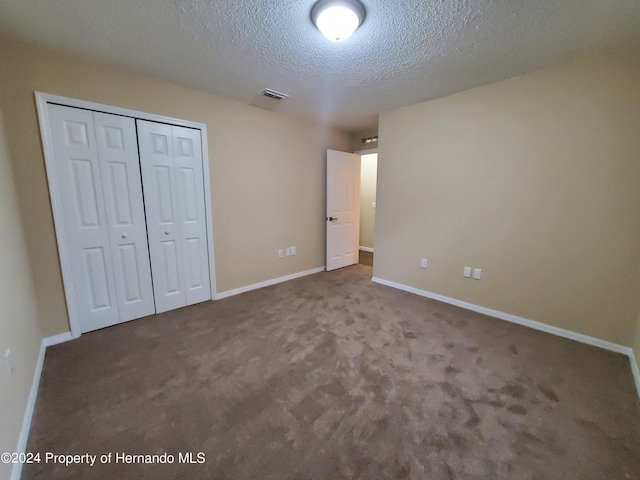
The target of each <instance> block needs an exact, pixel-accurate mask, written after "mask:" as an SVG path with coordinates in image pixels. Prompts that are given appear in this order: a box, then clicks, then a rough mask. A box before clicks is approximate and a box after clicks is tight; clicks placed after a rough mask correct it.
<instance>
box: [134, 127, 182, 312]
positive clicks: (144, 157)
mask: <svg viewBox="0 0 640 480" xmlns="http://www.w3.org/2000/svg"><path fill="white" fill-rule="evenodd" d="M136 123H137V127H138V142H139V145H140V165H141V170H142V184H143V191H144V202H145V210H146V218H147V233H148V238H149V253H150V257H151V271H152V275H153V288H154V294H155V301H156V311H157V312H158V313H160V312H165V311H167V310H172V309H174V308H179V307H182V306H184V305H186V295H185V288H184V280H183V279H184V272H183V260H182V252H181V248H180V246H181V244H182V234H181V232H180V226H181V225H180V223H181V222H180V221H179V212H178V191H177V185H176V182H177V179H176V173H175V160H174V155H173V134H172V131H171V128H172V127H171V126H170V125H165V124H161V123H155V122H148V121H145V120H136Z"/></svg>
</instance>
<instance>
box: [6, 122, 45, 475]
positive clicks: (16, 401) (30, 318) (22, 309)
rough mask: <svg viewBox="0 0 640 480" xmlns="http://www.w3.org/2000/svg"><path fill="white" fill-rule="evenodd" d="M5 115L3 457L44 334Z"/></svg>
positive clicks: (13, 440)
mask: <svg viewBox="0 0 640 480" xmlns="http://www.w3.org/2000/svg"><path fill="white" fill-rule="evenodd" d="M3 116H4V115H3V112H2V110H1V109H0V223H1V225H2V228H0V306H1V308H2V310H1V312H2V313H1V314H0V355H2V362H1V365H0V452H15V451H16V446H17V445H18V437H19V434H20V428H21V426H22V419H23V418H24V412H25V405H26V403H27V398H28V397H29V391H30V389H31V382H32V381H33V374H34V371H35V365H36V360H37V358H38V352H39V348H40V340H41V333H40V328H39V325H38V318H37V311H36V308H35V307H34V303H33V297H34V290H33V285H32V282H31V274H30V270H29V260H28V257H27V250H26V246H25V241H24V235H23V232H22V226H21V224H20V216H19V211H18V202H17V196H16V191H15V186H14V183H13V174H12V171H11V165H10V162H9V151H8V148H7V141H6V135H5V125H4V124H3V121H2V120H3ZM7 349H11V351H12V352H13V357H14V362H15V369H14V373H13V375H9V372H8V370H7V368H5V367H6V366H5V362H4V353H5V352H6V351H7ZM10 467H11V465H9V464H5V463H2V462H0V478H9V475H10V472H11V468H10Z"/></svg>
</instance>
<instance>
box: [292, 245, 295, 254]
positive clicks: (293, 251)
mask: <svg viewBox="0 0 640 480" xmlns="http://www.w3.org/2000/svg"><path fill="white" fill-rule="evenodd" d="M295 254H296V246H295V245H294V246H293V247H291V255H295Z"/></svg>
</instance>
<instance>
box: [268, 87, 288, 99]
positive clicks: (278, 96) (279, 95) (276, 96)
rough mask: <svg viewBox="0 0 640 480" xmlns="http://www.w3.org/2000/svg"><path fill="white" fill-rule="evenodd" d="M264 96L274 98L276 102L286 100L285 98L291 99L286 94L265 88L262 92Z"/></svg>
mask: <svg viewBox="0 0 640 480" xmlns="http://www.w3.org/2000/svg"><path fill="white" fill-rule="evenodd" d="M262 95H264V96H265V97H269V98H273V99H274V100H284V99H285V98H289V95H287V94H286V93H280V92H276V91H275V90H271V89H270V88H265V89H264V90H263V91H262Z"/></svg>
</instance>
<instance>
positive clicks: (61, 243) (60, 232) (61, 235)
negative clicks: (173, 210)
mask: <svg viewBox="0 0 640 480" xmlns="http://www.w3.org/2000/svg"><path fill="white" fill-rule="evenodd" d="M34 95H35V100H36V108H37V111H38V122H39V124H40V137H41V139H42V148H43V151H44V160H45V165H46V171H47V180H48V183H49V193H50V198H51V208H52V210H53V222H54V226H55V232H56V241H57V245H58V255H59V258H60V267H61V270H62V281H63V284H64V295H65V300H66V304H67V312H68V314H69V324H70V327H71V335H72V337H73V338H77V337H79V336H80V333H81V330H80V318H79V312H78V310H77V308H76V305H77V302H76V300H77V293H76V292H75V291H74V287H73V276H72V275H71V271H72V270H71V256H70V254H69V252H68V251H67V241H68V238H67V237H66V233H65V226H64V209H63V207H62V199H61V198H60V193H59V184H60V182H59V179H58V177H57V173H56V168H55V154H54V147H53V138H52V136H51V131H50V127H49V125H50V124H49V110H48V105H49V104H57V105H63V106H66V107H75V108H81V109H84V110H91V111H96V112H102V113H110V114H113V115H121V116H125V117H131V118H134V119H136V118H137V119H141V120H149V121H151V122H160V123H166V124H169V125H176V126H180V127H187V128H194V129H196V130H200V136H201V144H202V169H203V177H204V200H205V219H206V226H207V247H208V253H209V279H210V288H211V298H212V299H213V300H216V298H217V293H216V275H215V260H214V259H215V257H214V252H213V221H212V214H211V184H210V175H209V151H208V148H207V145H208V140H207V126H206V125H205V124H204V123H198V122H191V121H187V120H181V119H178V118H172V117H165V116H163V115H155V114H152V113H146V112H140V111H137V110H129V109H125V108H120V107H114V106H111V105H103V104H100V103H94V102H87V101H84V100H78V99H75V98H68V97H61V96H59V95H51V94H48V93H42V92H34Z"/></svg>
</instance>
